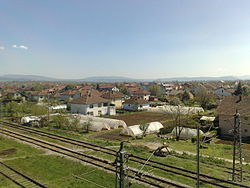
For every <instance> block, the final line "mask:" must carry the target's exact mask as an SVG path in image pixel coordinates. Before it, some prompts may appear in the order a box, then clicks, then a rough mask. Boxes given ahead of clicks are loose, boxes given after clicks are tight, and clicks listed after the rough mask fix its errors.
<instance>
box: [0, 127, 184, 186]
mask: <svg viewBox="0 0 250 188" xmlns="http://www.w3.org/2000/svg"><path fill="white" fill-rule="evenodd" d="M0 134H3V135H6V136H8V137H12V138H14V139H17V140H20V141H23V142H27V143H29V144H33V145H36V146H39V147H41V148H44V149H47V150H50V151H53V152H55V153H58V154H61V155H64V156H68V157H71V158H74V159H77V160H80V161H83V162H85V163H88V164H91V165H93V166H96V167H99V168H103V169H105V170H107V171H110V172H113V173H115V172H116V170H115V166H114V163H113V162H110V161H108V160H105V159H101V158H98V157H95V156H92V155H87V154H84V153H81V152H77V151H74V150H71V149H68V148H65V147H62V146H59V145H57V144H53V143H49V142H45V141H42V140H40V139H36V138H33V137H30V136H26V135H24V134H20V133H16V132H13V131H10V130H7V129H2V128H0ZM129 172H130V173H129V174H128V176H129V177H130V178H133V179H135V180H137V181H139V182H141V183H144V184H147V185H151V186H154V187H159V188H164V187H166V186H169V185H171V186H174V187H181V188H188V186H185V185H182V184H180V183H175V182H173V181H169V180H166V179H164V178H159V177H156V176H153V175H151V174H150V175H149V174H144V176H143V178H142V177H138V176H137V174H139V171H137V170H135V169H129Z"/></svg>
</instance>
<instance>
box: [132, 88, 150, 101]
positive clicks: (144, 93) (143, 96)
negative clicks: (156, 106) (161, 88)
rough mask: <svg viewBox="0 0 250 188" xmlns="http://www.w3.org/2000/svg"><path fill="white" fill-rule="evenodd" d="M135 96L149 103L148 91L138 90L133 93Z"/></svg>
mask: <svg viewBox="0 0 250 188" xmlns="http://www.w3.org/2000/svg"><path fill="white" fill-rule="evenodd" d="M133 96H136V97H138V98H140V99H144V100H146V101H148V100H149V97H150V92H149V91H146V90H136V91H134V92H133Z"/></svg>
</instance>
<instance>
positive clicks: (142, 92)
mask: <svg viewBox="0 0 250 188" xmlns="http://www.w3.org/2000/svg"><path fill="white" fill-rule="evenodd" d="M133 94H134V95H149V94H150V92H149V91H146V90H137V91H134V92H133Z"/></svg>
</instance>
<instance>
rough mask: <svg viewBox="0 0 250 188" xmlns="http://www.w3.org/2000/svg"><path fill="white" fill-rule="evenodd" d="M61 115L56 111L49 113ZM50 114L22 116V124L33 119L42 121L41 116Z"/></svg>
mask: <svg viewBox="0 0 250 188" xmlns="http://www.w3.org/2000/svg"><path fill="white" fill-rule="evenodd" d="M58 115H60V114H59V113H54V114H49V116H50V117H51V116H58ZM47 116H48V114H44V115H40V116H26V117H22V118H21V124H25V123H29V122H32V121H40V120H41V118H43V117H47Z"/></svg>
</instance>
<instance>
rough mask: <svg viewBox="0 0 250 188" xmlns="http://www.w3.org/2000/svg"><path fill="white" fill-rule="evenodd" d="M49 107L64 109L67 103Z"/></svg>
mask: <svg viewBox="0 0 250 188" xmlns="http://www.w3.org/2000/svg"><path fill="white" fill-rule="evenodd" d="M49 108H50V109H51V110H65V109H67V105H66V104H61V105H57V106H51V107H49Z"/></svg>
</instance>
